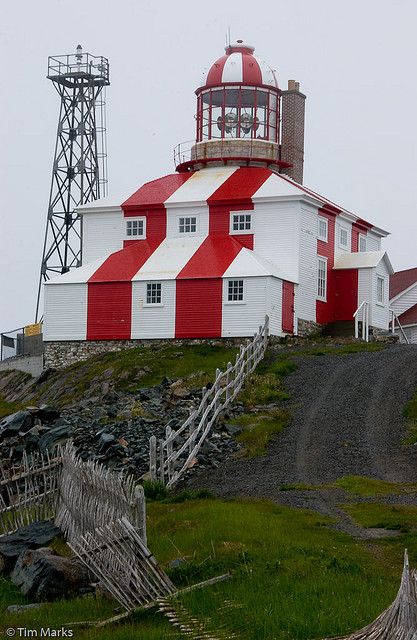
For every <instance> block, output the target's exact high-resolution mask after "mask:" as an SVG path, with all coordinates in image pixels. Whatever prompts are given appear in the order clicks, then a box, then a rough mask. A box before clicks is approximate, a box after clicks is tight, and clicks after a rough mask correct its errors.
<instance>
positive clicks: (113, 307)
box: [87, 282, 132, 340]
mask: <svg viewBox="0 0 417 640" xmlns="http://www.w3.org/2000/svg"><path fill="white" fill-rule="evenodd" d="M131 317H132V283H131V282H94V283H91V284H89V285H88V316H87V340H130V337H131Z"/></svg>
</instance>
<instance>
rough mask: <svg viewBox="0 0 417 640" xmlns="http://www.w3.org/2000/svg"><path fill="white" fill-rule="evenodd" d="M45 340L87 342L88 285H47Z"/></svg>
mask: <svg viewBox="0 0 417 640" xmlns="http://www.w3.org/2000/svg"><path fill="white" fill-rule="evenodd" d="M44 291H45V313H44V318H45V320H44V324H43V339H44V340H45V342H48V341H51V340H85V339H86V335H87V284H85V283H84V284H80V283H76V284H62V285H59V284H50V285H45V287H44Z"/></svg>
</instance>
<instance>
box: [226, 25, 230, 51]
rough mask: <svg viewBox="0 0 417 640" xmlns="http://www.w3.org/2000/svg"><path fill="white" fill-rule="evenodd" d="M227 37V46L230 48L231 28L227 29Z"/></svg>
mask: <svg viewBox="0 0 417 640" xmlns="http://www.w3.org/2000/svg"><path fill="white" fill-rule="evenodd" d="M227 37H228V40H229V41H228V43H227V45H228V46H229V47H230V27H228V28H227Z"/></svg>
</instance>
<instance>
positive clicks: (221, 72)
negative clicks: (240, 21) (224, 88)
mask: <svg viewBox="0 0 417 640" xmlns="http://www.w3.org/2000/svg"><path fill="white" fill-rule="evenodd" d="M254 51H255V49H254V47H251V46H250V45H247V44H244V43H243V41H242V40H237V42H236V43H235V44H232V45H229V46H227V47H226V55H224V56H222V57H221V58H219V59H218V60H216V62H215V63H214V64H213V65H212V66H211V67H210V69H209V71H208V73H207V77H206V80H205V82H204V85H205V86H206V87H214V86H218V85H219V84H224V83H230V82H231V83H236V84H247V85H255V86H259V85H267V86H271V87H275V88H276V89H278V82H277V79H276V77H275V72H274V71H273V69H271V67H270V66H269V65H268V64H267V63H266V62H264V61H263V60H261V59H260V58H258V57H257V56H254V55H253V52H254Z"/></svg>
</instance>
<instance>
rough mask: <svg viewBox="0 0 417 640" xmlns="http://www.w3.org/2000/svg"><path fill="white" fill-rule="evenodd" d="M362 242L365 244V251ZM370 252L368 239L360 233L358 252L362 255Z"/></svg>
mask: <svg viewBox="0 0 417 640" xmlns="http://www.w3.org/2000/svg"><path fill="white" fill-rule="evenodd" d="M361 242H364V243H365V249H361ZM367 250H368V248H367V238H366V236H365V235H364V234H363V233H360V234H359V236H358V251H359V252H360V253H365V252H366V251H367Z"/></svg>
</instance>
